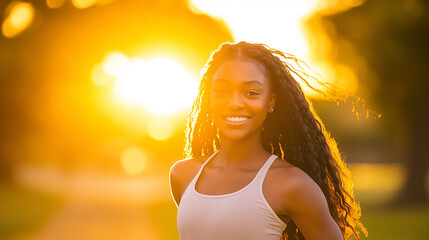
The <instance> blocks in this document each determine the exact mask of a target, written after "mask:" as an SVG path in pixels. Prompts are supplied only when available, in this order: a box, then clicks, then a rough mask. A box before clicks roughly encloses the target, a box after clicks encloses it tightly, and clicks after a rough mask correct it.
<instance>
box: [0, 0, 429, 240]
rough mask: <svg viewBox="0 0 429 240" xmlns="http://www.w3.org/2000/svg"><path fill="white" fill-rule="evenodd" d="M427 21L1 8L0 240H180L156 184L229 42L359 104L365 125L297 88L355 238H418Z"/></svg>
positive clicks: (323, 10)
mask: <svg viewBox="0 0 429 240" xmlns="http://www.w3.org/2000/svg"><path fill="white" fill-rule="evenodd" d="M428 12H429V4H428V2H427V1H423V0H397V1H388V0H366V1H364V0H324V1H321V0H304V1H286V0H284V1H280V0H264V1H263V0H249V1H240V0H228V1H226V0H218V1H210V0H152V1H149V0H146V1H145V0H38V1H36V0H34V1H29V0H27V1H24V0H22V1H17V0H15V1H8V0H2V1H0V13H1V17H0V23H1V32H0V131H1V132H0V136H1V138H0V239H8V240H24V239H25V240H27V239H37V240H39V239H40V240H42V239H91V240H92V239H119V238H120V239H130V240H134V239H149V240H164V239H178V234H177V227H176V206H175V204H174V202H173V200H172V198H171V197H170V192H169V191H170V190H169V185H168V174H169V170H170V167H171V166H172V164H173V163H174V162H176V161H178V160H180V159H182V158H183V156H182V150H183V147H184V138H185V133H184V132H185V129H186V126H185V124H186V117H187V111H188V110H189V107H190V106H191V104H192V101H193V98H194V97H195V96H196V90H197V88H198V79H199V76H200V70H201V69H202V68H203V67H204V65H205V63H206V61H207V60H208V57H209V56H210V53H211V52H212V51H214V50H215V49H217V48H218V46H219V45H220V44H221V43H223V42H226V41H231V42H235V41H241V40H245V41H251V42H262V43H265V44H267V45H269V46H270V47H274V48H277V49H279V50H281V51H284V52H288V53H291V54H294V55H296V56H297V57H298V58H300V59H302V60H304V61H306V62H307V63H308V64H309V66H310V67H311V68H312V69H313V70H314V72H315V73H317V74H319V75H320V76H321V78H322V79H323V80H324V81H327V82H331V83H334V84H335V85H336V86H339V87H341V88H343V89H344V91H345V92H347V93H349V94H353V95H356V96H359V97H361V98H362V99H364V101H361V102H360V104H361V105H360V106H364V107H368V108H370V109H372V110H374V111H375V113H374V112H369V113H368V114H367V112H366V111H365V109H357V108H355V107H356V106H355V107H354V106H353V105H352V104H350V103H349V102H346V103H340V104H339V105H338V104H336V103H335V102H328V101H324V100H322V99H321V97H320V96H318V95H317V94H315V93H314V92H311V91H310V90H309V89H307V88H305V91H306V93H307V94H308V96H309V97H310V98H311V100H312V102H313V104H314V106H315V109H316V111H317V113H318V114H319V115H320V116H321V118H322V119H323V121H324V122H325V125H326V127H327V129H328V130H329V131H330V132H331V134H332V136H333V137H334V138H335V139H336V140H337V142H338V145H339V149H340V152H341V153H342V154H343V155H344V156H345V158H346V162H347V164H348V166H349V167H350V169H351V172H352V177H353V180H354V184H355V185H354V187H355V194H356V198H357V200H358V201H359V202H360V204H361V206H362V222H363V224H364V225H365V226H366V227H367V228H368V232H369V235H368V238H367V239H390V240H394V239H427V238H428V236H429V206H428V192H429V184H428V183H429V177H428V176H429V174H428V164H429V137H428V136H429V126H428V124H429V73H428V71H429V67H428V66H429V49H428V42H429V31H428V30H429V17H428V16H429V15H428ZM363 104H364V105H363ZM357 106H359V104H358V105H357ZM378 114H381V117H378ZM362 237H363V235H362Z"/></svg>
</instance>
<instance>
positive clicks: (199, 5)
mask: <svg viewBox="0 0 429 240" xmlns="http://www.w3.org/2000/svg"><path fill="white" fill-rule="evenodd" d="M190 5H191V6H190V7H191V9H192V10H194V11H196V12H204V13H206V14H209V15H212V16H215V17H219V18H221V19H222V20H224V21H225V22H226V24H227V25H228V26H229V28H230V29H231V31H232V34H233V37H234V39H235V41H251V42H261V43H265V44H267V45H268V46H270V47H274V48H277V49H280V50H283V51H289V52H290V53H292V54H294V55H296V56H297V57H299V58H301V59H303V58H305V57H306V55H307V54H308V45H307V40H306V39H305V33H304V32H303V28H302V27H301V24H302V21H303V19H305V17H307V16H308V15H309V14H310V13H311V12H312V11H313V10H314V8H315V7H316V6H317V0H306V1H279V0H265V1H261V0H249V1H245V2H243V1H241V0H219V1H211V0H192V1H190Z"/></svg>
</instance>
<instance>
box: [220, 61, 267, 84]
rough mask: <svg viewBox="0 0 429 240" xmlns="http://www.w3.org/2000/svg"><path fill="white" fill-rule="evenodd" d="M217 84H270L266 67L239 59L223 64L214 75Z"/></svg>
mask: <svg viewBox="0 0 429 240" xmlns="http://www.w3.org/2000/svg"><path fill="white" fill-rule="evenodd" d="M212 79H213V83H215V82H237V81H238V82H243V84H249V83H258V82H259V83H260V84H262V85H266V84H268V79H267V76H266V74H265V69H264V66H263V65H262V64H260V63H258V62H256V61H252V60H249V59H237V60H229V61H225V62H223V63H222V64H221V65H220V66H219V68H218V69H217V70H216V71H215V73H214V74H213V78H212Z"/></svg>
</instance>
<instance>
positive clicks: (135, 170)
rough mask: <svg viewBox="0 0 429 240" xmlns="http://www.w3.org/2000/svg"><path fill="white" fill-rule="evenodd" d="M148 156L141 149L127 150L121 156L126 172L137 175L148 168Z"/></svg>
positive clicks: (135, 147) (129, 148)
mask: <svg viewBox="0 0 429 240" xmlns="http://www.w3.org/2000/svg"><path fill="white" fill-rule="evenodd" d="M146 161H147V158H146V155H145V153H144V152H143V150H142V149H141V148H140V147H137V146H131V147H128V148H126V149H125V150H124V151H123V152H122V155H121V163H122V167H123V168H124V170H125V172H126V173H127V174H129V175H137V174H139V173H141V172H142V171H143V170H144V168H145V167H146Z"/></svg>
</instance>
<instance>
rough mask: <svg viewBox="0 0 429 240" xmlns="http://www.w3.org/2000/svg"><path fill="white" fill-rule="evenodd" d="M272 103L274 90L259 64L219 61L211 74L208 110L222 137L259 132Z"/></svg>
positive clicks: (234, 136)
mask: <svg viewBox="0 0 429 240" xmlns="http://www.w3.org/2000/svg"><path fill="white" fill-rule="evenodd" d="M261 68H262V69H261ZM274 103H275V94H273V93H272V89H271V84H270V81H269V79H267V77H266V75H265V74H264V72H263V66H262V65H261V64H257V63H256V62H254V61H252V60H243V59H241V60H239V59H237V60H230V61H226V62H224V63H222V64H221V65H220V67H219V68H218V69H217V71H216V72H215V73H214V75H213V78H212V83H211V87H210V114H211V116H212V118H213V121H214V123H215V125H216V126H217V127H218V128H219V130H220V133H221V136H222V137H226V138H228V139H231V140H241V139H244V138H248V137H251V136H260V133H261V129H262V125H263V123H264V121H265V118H266V117H267V114H268V112H269V109H270V108H274Z"/></svg>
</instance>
